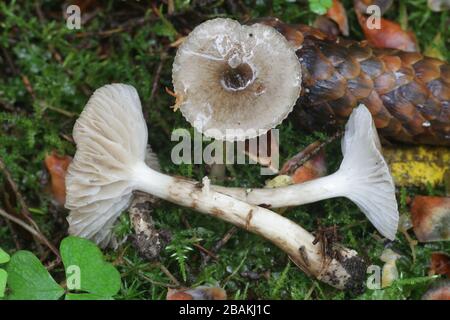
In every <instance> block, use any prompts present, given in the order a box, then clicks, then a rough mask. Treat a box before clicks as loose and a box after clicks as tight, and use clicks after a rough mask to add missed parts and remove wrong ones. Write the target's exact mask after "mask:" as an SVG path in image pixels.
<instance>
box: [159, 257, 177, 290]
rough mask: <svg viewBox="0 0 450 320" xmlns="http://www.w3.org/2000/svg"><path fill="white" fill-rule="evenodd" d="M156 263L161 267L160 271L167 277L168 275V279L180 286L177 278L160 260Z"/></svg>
mask: <svg viewBox="0 0 450 320" xmlns="http://www.w3.org/2000/svg"><path fill="white" fill-rule="evenodd" d="M157 265H158V267H159V268H160V269H161V271H162V272H163V273H164V274H165V275H166V276H167V277H169V279H170V280H171V281H172V282H173V283H174V284H175V285H176V286H177V287H180V286H181V284H180V282H179V281H178V280H177V278H175V276H174V275H173V274H172V273H170V271H169V270H168V269H167V268H166V267H165V266H164V265H163V264H162V263H161V262H158V263H157Z"/></svg>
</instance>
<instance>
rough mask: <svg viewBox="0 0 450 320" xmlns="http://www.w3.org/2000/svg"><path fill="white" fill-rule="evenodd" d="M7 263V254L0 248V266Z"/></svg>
mask: <svg viewBox="0 0 450 320" xmlns="http://www.w3.org/2000/svg"><path fill="white" fill-rule="evenodd" d="M8 261H9V254H7V253H6V252H5V251H4V250H3V249H2V248H0V264H2V263H7V262H8Z"/></svg>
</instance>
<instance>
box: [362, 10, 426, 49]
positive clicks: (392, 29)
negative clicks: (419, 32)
mask: <svg viewBox="0 0 450 320" xmlns="http://www.w3.org/2000/svg"><path fill="white" fill-rule="evenodd" d="M357 16H358V21H359V24H360V25H361V28H362V29H363V32H364V35H365V36H366V39H367V41H368V42H369V44H370V45H372V46H374V47H376V48H391V49H399V50H403V51H408V52H417V51H418V50H419V48H418V45H417V39H416V36H415V35H414V33H412V32H409V31H404V30H403V29H402V27H401V26H400V25H399V24H398V23H396V22H393V21H389V20H387V19H383V18H380V29H371V28H369V26H368V23H367V21H368V17H366V16H365V15H363V14H360V13H357Z"/></svg>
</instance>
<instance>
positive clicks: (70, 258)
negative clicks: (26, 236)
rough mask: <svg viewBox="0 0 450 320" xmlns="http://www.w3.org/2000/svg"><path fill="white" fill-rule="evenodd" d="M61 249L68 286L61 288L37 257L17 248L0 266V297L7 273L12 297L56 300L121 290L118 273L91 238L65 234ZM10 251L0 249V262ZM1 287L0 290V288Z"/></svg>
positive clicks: (104, 296)
mask: <svg viewBox="0 0 450 320" xmlns="http://www.w3.org/2000/svg"><path fill="white" fill-rule="evenodd" d="M60 253H61V258H62V262H63V264H64V267H65V274H66V285H67V290H64V288H63V287H61V286H60V285H59V284H58V283H56V282H55V280H54V279H53V278H52V276H51V275H50V274H49V273H48V271H47V269H45V267H44V266H43V265H42V263H41V262H40V261H39V259H38V258H37V257H36V256H35V255H34V254H33V253H31V252H29V251H17V252H16V253H15V254H14V255H13V256H12V257H11V260H10V261H9V263H8V265H7V271H8V272H6V271H5V270H2V269H0V297H2V295H1V294H2V292H4V290H5V284H6V277H7V275H8V283H7V284H8V287H9V289H10V293H9V294H8V296H7V298H8V299H11V300H57V299H59V298H61V296H62V295H64V293H66V296H65V299H66V300H99V299H102V300H104V299H112V296H114V295H115V294H117V292H118V291H119V290H120V285H121V280H120V273H119V272H118V271H117V269H116V268H115V267H114V266H113V265H112V264H111V263H108V262H105V261H104V258H103V254H102V252H101V251H100V249H99V248H98V247H97V246H96V245H95V244H94V243H93V242H91V241H89V240H86V239H82V238H77V237H67V238H65V239H64V240H63V241H62V242H61V246H60ZM8 260H9V255H7V254H6V252H4V251H3V250H1V249H0V263H6V262H8ZM2 288H3V290H2Z"/></svg>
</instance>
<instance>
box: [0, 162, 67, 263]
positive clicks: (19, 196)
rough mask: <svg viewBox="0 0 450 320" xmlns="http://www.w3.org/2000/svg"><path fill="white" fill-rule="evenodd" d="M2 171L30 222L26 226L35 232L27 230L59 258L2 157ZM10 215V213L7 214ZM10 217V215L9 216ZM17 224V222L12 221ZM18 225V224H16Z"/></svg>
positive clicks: (21, 209) (0, 167)
mask: <svg viewBox="0 0 450 320" xmlns="http://www.w3.org/2000/svg"><path fill="white" fill-rule="evenodd" d="M0 171H2V172H3V175H4V176H5V178H6V180H7V181H8V184H9V185H10V187H11V189H12V190H13V192H14V194H15V195H16V199H17V201H18V203H19V205H20V213H21V214H22V216H23V217H24V218H25V219H26V220H27V221H28V223H29V224H26V226H28V227H30V228H32V229H33V231H34V232H31V231H30V230H29V229H27V228H25V229H26V230H28V231H29V232H30V233H31V234H33V235H34V236H36V237H37V238H38V239H39V240H41V242H42V243H44V244H45V245H46V246H47V247H48V248H49V249H50V250H51V251H52V252H53V253H54V254H55V255H56V256H57V257H59V252H58V249H56V248H55V247H54V246H53V244H51V242H50V241H49V240H48V239H47V238H46V237H45V236H44V235H43V234H42V232H41V231H40V230H39V226H38V225H37V224H36V222H35V221H34V220H33V218H32V215H31V213H30V210H29V209H28V206H27V204H26V202H25V200H24V198H23V196H22V194H21V193H20V191H19V188H18V187H17V185H16V183H15V182H14V180H13V179H12V176H11V173H10V172H9V170H8V169H7V168H6V166H5V163H4V162H3V159H2V158H1V157H0ZM3 212H4V213H6V212H5V211H3ZM6 214H8V213H6ZM8 215H9V214H8ZM13 218H14V219H16V220H18V221H20V222H23V221H22V220H20V219H17V218H15V217H13ZM12 221H14V222H15V220H12ZM16 223H17V222H16ZM19 225H21V226H22V227H23V225H22V224H20V223H19ZM30 225H31V226H30Z"/></svg>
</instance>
